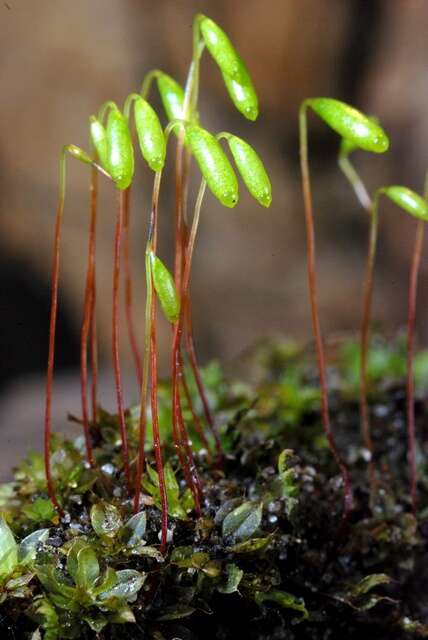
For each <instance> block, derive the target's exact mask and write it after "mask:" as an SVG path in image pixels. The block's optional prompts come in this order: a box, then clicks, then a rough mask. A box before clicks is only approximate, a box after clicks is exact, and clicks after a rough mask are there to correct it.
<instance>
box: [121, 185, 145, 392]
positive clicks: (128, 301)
mask: <svg viewBox="0 0 428 640" xmlns="http://www.w3.org/2000/svg"><path fill="white" fill-rule="evenodd" d="M130 195H131V187H128V189H126V190H125V192H124V199H125V205H124V206H125V212H124V219H123V266H124V271H125V313H126V324H127V327H128V338H129V344H130V346H131V351H132V357H133V360H134V365H135V372H136V375H137V380H138V386H139V387H141V385H142V382H143V371H142V364H141V355H140V352H139V349H138V343H137V338H136V333H135V327H134V320H133V314H132V297H133V296H132V277H131V264H130V259H129V241H130V234H129V217H130Z"/></svg>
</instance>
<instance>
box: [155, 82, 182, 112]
mask: <svg viewBox="0 0 428 640" xmlns="http://www.w3.org/2000/svg"><path fill="white" fill-rule="evenodd" d="M156 82H157V85H158V91H159V95H160V97H161V100H162V104H163V108H164V109H165V113H166V117H167V118H168V120H169V121H171V120H180V119H181V118H182V117H183V104H184V90H183V87H181V86H180V85H179V84H178V82H176V81H175V80H174V79H173V78H171V76H169V75H167V74H166V73H159V74H158V75H157V76H156Z"/></svg>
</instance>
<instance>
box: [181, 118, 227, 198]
mask: <svg viewBox="0 0 428 640" xmlns="http://www.w3.org/2000/svg"><path fill="white" fill-rule="evenodd" d="M186 140H187V142H188V144H189V145H190V148H191V151H192V153H193V155H194V156H195V159H196V162H197V163H198V165H199V169H200V170H201V173H202V175H203V177H204V179H205V180H206V182H207V185H208V187H209V188H210V190H211V191H212V193H213V194H214V195H215V197H216V198H217V199H218V200H219V201H220V202H221V204H223V205H224V206H225V207H229V208H232V207H234V206H235V205H236V204H237V202H238V198H239V190H238V181H237V179H236V175H235V172H234V170H233V168H232V165H231V164H230V162H229V160H228V159H227V157H226V154H225V153H224V151H223V149H222V148H221V146H220V143H219V142H218V140H217V139H216V138H215V137H214V136H213V135H211V133H209V132H208V131H206V130H205V129H202V128H201V127H198V126H197V125H189V126H187V127H186Z"/></svg>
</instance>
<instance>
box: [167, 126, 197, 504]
mask: <svg viewBox="0 0 428 640" xmlns="http://www.w3.org/2000/svg"><path fill="white" fill-rule="evenodd" d="M183 143H184V138H183V133H180V135H179V137H178V143H177V154H176V182H175V188H176V209H175V264H174V278H175V286H176V289H177V292H178V294H179V296H180V299H181V300H183V297H182V279H183V268H184V258H185V256H184V253H185V246H186V232H185V224H184V218H183V210H184V199H185V192H186V183H187V169H186V170H185V169H183ZM186 166H187V165H186ZM181 338H182V312H181V313H180V319H179V320H178V322H177V324H176V325H175V326H174V331H173V344H172V374H171V386H172V430H173V437H174V441H175V446H176V449H177V454H178V457H179V460H180V464H181V466H182V468H183V473H184V477H185V479H186V482H187V485H188V486H189V488H190V490H191V491H192V495H193V498H194V501H195V507H196V510H197V511H198V512H200V495H201V485H200V481H199V478H198V476H197V473H196V467H195V464H194V460H193V454H192V451H191V447H190V445H189V437H188V434H187V429H186V425H185V424H184V420H183V414H182V408H181V401H180V391H179V381H180V380H181V378H182V375H183V372H182V366H181V358H180V348H181Z"/></svg>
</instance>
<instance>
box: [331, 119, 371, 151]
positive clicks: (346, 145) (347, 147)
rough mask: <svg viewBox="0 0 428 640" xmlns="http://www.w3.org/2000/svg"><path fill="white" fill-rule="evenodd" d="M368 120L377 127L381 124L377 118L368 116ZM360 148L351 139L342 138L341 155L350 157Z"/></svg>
mask: <svg viewBox="0 0 428 640" xmlns="http://www.w3.org/2000/svg"><path fill="white" fill-rule="evenodd" d="M368 119H369V120H370V121H371V122H374V123H375V124H377V125H378V124H379V118H377V117H376V116H368ZM358 148H359V147H358V145H356V144H355V143H354V142H352V141H351V140H350V139H349V138H342V139H341V141H340V150H339V155H341V156H349V155H351V153H353V152H354V151H355V150H356V149H358Z"/></svg>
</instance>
